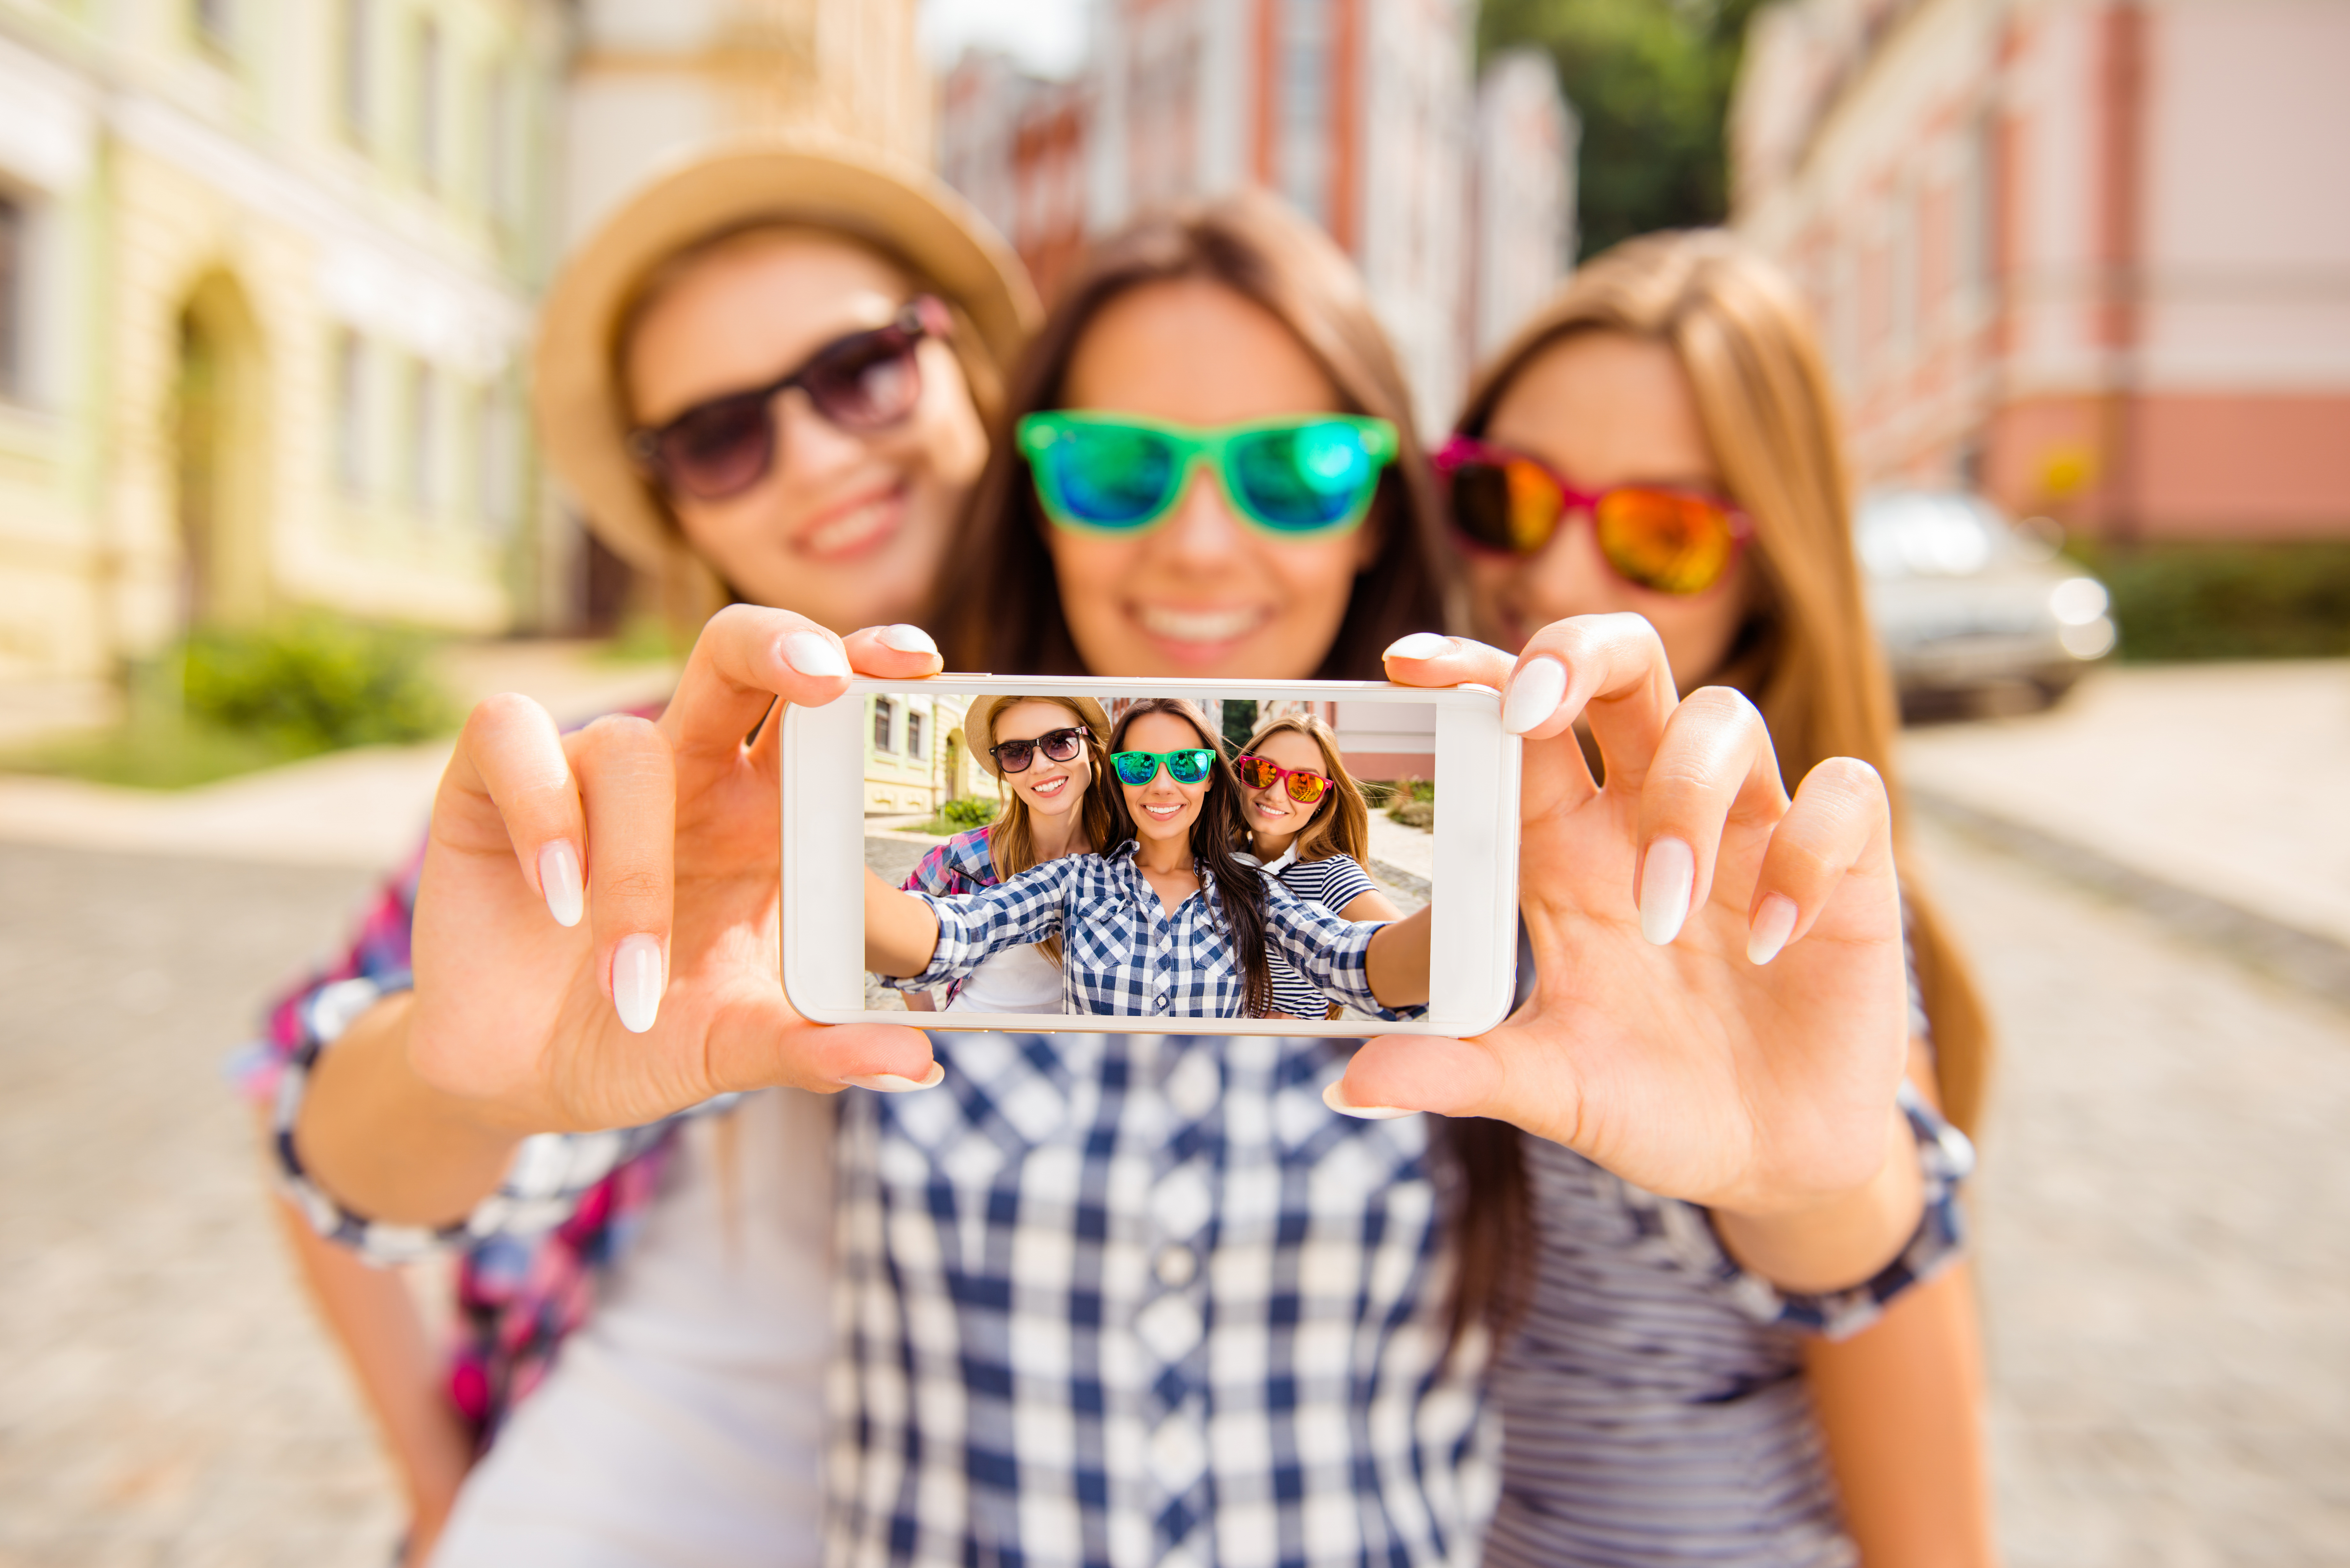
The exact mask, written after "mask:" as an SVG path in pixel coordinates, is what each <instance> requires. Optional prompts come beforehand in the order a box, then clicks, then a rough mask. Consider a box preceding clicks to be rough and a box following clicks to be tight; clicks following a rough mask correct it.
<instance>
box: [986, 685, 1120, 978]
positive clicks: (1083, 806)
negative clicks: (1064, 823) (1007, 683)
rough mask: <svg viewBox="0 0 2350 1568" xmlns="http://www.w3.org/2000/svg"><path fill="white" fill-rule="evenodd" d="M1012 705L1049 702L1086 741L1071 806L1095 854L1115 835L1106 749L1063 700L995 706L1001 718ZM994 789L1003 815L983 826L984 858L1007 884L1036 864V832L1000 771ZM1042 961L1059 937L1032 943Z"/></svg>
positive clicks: (1053, 954) (1055, 955)
mask: <svg viewBox="0 0 2350 1568" xmlns="http://www.w3.org/2000/svg"><path fill="white" fill-rule="evenodd" d="M1014 702H1050V703H1052V704H1053V705H1054V706H1055V707H1056V708H1066V709H1067V710H1068V711H1069V712H1070V714H1071V715H1072V716H1073V717H1075V718H1076V724H1075V725H1074V726H1072V727H1073V728H1075V729H1076V730H1078V731H1080V732H1083V734H1084V735H1085V738H1086V771H1087V774H1089V775H1090V777H1089V779H1088V781H1087V784H1086V795H1085V799H1084V800H1083V801H1082V802H1080V803H1079V805H1078V806H1077V813H1078V815H1077V821H1078V824H1079V826H1082V827H1083V828H1084V829H1085V831H1086V842H1087V844H1088V845H1090V846H1092V848H1093V850H1094V852H1095V853H1096V854H1099V853H1101V851H1103V850H1105V849H1107V848H1108V847H1109V846H1111V845H1112V844H1113V843H1115V842H1116V840H1115V839H1114V838H1113V837H1112V834H1113V833H1115V832H1116V831H1117V829H1116V827H1115V826H1114V819H1113V817H1112V816H1111V807H1110V801H1109V797H1110V796H1112V795H1115V794H1117V793H1118V780H1117V779H1116V777H1114V776H1109V777H1105V770H1107V768H1108V766H1109V747H1108V744H1107V742H1105V741H1104V740H1103V738H1102V732H1100V731H1099V730H1097V729H1095V728H1094V724H1093V721H1092V720H1090V719H1088V718H1087V717H1086V715H1085V712H1084V711H1083V710H1082V709H1080V708H1079V707H1078V706H1077V705H1076V703H1075V702H1072V701H1069V699H1067V698H1066V697H1035V696H1029V697H1007V698H1005V699H1004V700H1003V701H1002V702H1001V703H999V704H998V705H997V707H996V710H995V711H996V712H997V713H998V714H1001V713H1003V711H1004V710H1005V709H1007V708H1010V707H1011V706H1012V705H1013V704H1014ZM995 784H996V788H997V789H999V790H1001V791H1002V792H1003V797H1004V806H1003V815H1001V816H999V817H997V818H996V819H995V820H994V821H993V822H992V823H990V824H988V827H987V857H988V859H989V860H990V861H991V862H992V863H993V865H994V867H995V879H996V880H997V881H999V882H1009V881H1011V880H1012V878H1014V877H1017V876H1019V875H1020V873H1022V872H1023V871H1025V870H1027V869H1028V868H1029V867H1032V866H1034V865H1035V864H1036V832H1035V826H1034V825H1033V824H1032V823H1031V822H1030V821H1029V815H1030V813H1029V809H1028V797H1027V796H1026V795H1024V794H1021V793H1020V792H1019V791H1018V790H1016V789H1014V788H1013V787H1012V781H1011V780H1009V779H1007V778H1005V777H1004V776H1003V774H1002V773H1001V772H998V773H997V774H996V775H995ZM1036 946H1037V947H1038V949H1039V950H1042V951H1043V952H1044V954H1045V957H1046V958H1048V959H1050V960H1052V961H1054V962H1055V963H1059V962H1060V961H1061V937H1060V933H1059V932H1057V931H1055V933H1054V934H1053V935H1051V936H1049V937H1046V938H1045V940H1043V941H1041V942H1038V943H1037V944H1036Z"/></svg>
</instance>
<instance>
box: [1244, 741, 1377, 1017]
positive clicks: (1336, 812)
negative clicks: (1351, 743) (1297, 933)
mask: <svg viewBox="0 0 2350 1568" xmlns="http://www.w3.org/2000/svg"><path fill="white" fill-rule="evenodd" d="M1232 772H1233V774H1234V775H1235V776H1237V777H1238V778H1239V779H1240V781H1241V789H1242V794H1241V816H1242V821H1243V826H1244V827H1245V829H1246V831H1247V833H1248V836H1249V848H1250V850H1251V851H1252V852H1253V855H1254V856H1255V857H1256V860H1257V862H1258V864H1259V865H1260V866H1262V867H1263V869H1264V873H1265V875H1267V876H1269V877H1278V878H1279V879H1280V880H1281V883H1282V885H1283V886H1284V887H1285V888H1288V889H1289V891H1290V892H1291V893H1293V894H1295V896H1296V897H1298V898H1305V899H1309V900H1311V901H1313V902H1315V903H1317V904H1320V905H1321V906H1322V907H1323V908H1325V909H1329V910H1331V911H1332V912H1333V913H1335V914H1336V915H1337V916H1338V918H1339V919H1346V920H1393V919H1400V918H1401V916H1402V911H1401V910H1399V909H1397V908H1396V906H1395V902H1394V900H1392V899H1390V898H1388V896H1387V895H1386V894H1385V893H1382V892H1380V891H1379V889H1378V886H1377V884H1375V883H1374V882H1373V881H1372V880H1371V832H1370V808H1369V807H1368V805H1366V804H1365V802H1364V800H1363V791H1362V786H1361V785H1359V784H1357V783H1356V782H1355V775H1354V774H1351V773H1349V772H1347V757H1346V753H1344V752H1343V751H1341V750H1340V749H1339V746H1338V737H1337V734H1336V732H1334V731H1333V730H1332V729H1331V728H1330V726H1329V725H1328V724H1327V723H1326V722H1324V721H1323V720H1321V719H1319V718H1317V717H1315V715H1313V714H1310V713H1289V714H1284V715H1282V716H1281V717H1279V718H1276V719H1273V720H1270V721H1268V722H1265V723H1263V724H1260V725H1258V726H1257V728H1256V732H1254V733H1253V734H1252V735H1250V736H1249V740H1248V744H1247V746H1246V747H1245V748H1244V749H1243V751H1242V753H1241V754H1240V755H1239V756H1238V757H1235V758H1234V759H1233V761H1232ZM1273 992H1274V1012H1278V1013H1285V1014H1287V1015H1288V1016H1289V1017H1292V1018H1313V1019H1321V1018H1326V1017H1329V1018H1335V1017H1336V1016H1337V1014H1336V1012H1332V1011H1329V1009H1330V1008H1331V1007H1335V1006H1336V1003H1334V1002H1328V999H1327V998H1326V995H1325V994H1324V993H1323V992H1322V991H1321V990H1320V988H1319V987H1317V986H1315V984H1314V983H1313V982H1312V981H1308V980H1307V979H1306V978H1305V976H1304V975H1302V974H1299V973H1298V972H1297V971H1296V970H1295V968H1294V967H1293V966H1292V965H1291V964H1290V962H1289V961H1288V960H1287V959H1286V958H1284V957H1283V956H1282V955H1281V954H1280V953H1278V952H1276V953H1274V955H1273Z"/></svg>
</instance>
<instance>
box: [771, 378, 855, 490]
mask: <svg viewBox="0 0 2350 1568" xmlns="http://www.w3.org/2000/svg"><path fill="white" fill-rule="evenodd" d="M769 406H770V408H771V409H772V410H773V413H774V419H775V472H776V473H777V474H778V475H780V476H781V477H783V478H785V479H795V480H800V481H803V482H806V481H810V480H819V479H825V478H828V477H830V476H831V475H833V474H835V473H837V472H840V471H841V470H842V469H844V468H847V467H848V466H849V465H850V464H851V463H854V462H858V460H859V459H861V458H863V457H864V455H865V452H866V446H865V442H864V441H863V440H861V439H860V438H858V437H857V436H855V435H852V434H850V433H849V432H848V431H845V430H842V429H841V428H840V427H839V426H838V425H837V424H834V423H833V422H832V421H830V420H828V419H826V418H825V417H824V416H823V415H822V414H820V413H818V412H816V405H815V404H814V403H812V402H810V401H809V400H808V395H807V393H806V392H805V391H802V390H801V389H799V388H797V387H794V388H793V389H790V390H789V391H786V392H784V393H782V394H780V395H779V396H778V397H777V398H776V399H775V402H774V403H772V404H771V405H769Z"/></svg>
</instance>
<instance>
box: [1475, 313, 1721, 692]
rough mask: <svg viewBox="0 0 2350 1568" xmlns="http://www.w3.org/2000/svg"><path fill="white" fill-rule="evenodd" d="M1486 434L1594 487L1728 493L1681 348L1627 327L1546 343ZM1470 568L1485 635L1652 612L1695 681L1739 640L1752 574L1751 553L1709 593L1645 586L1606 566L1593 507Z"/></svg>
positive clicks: (1514, 639)
mask: <svg viewBox="0 0 2350 1568" xmlns="http://www.w3.org/2000/svg"><path fill="white" fill-rule="evenodd" d="M1485 439H1486V440H1488V441H1492V443H1493V444H1494V445H1496V446H1502V447H1508V448H1511V449H1513V450H1514V451H1518V452H1525V453H1527V454H1529V455H1531V456H1534V457H1537V458H1540V459H1541V460H1542V461H1543V462H1546V463H1548V464H1550V466H1551V467H1552V468H1554V469H1555V470H1556V471H1557V472H1559V473H1560V474H1562V475H1564V476H1565V479H1566V480H1567V482H1568V483H1570V484H1572V485H1574V486H1575V488H1576V489H1578V490H1582V491H1585V492H1586V493H1597V492H1600V491H1605V490H1609V489H1612V488H1614V487H1616V486H1617V485H1623V484H1646V485H1658V486H1663V487H1666V488H1669V489H1676V490H1695V491H1702V492H1704V493H1707V494H1711V495H1725V494H1727V493H1728V492H1727V490H1726V489H1725V487H1724V486H1723V484H1722V482H1721V472H1720V471H1719V470H1718V468H1717V467H1716V465H1715V463H1714V458H1713V450H1712V447H1711V444H1710V443H1708V441H1706V438H1705V431H1704V429H1703V427H1702V426H1701V425H1700V423H1699V421H1698V412H1697V399H1696V397H1695V396H1694V395H1693V394H1692V393H1691V391H1690V384H1689V377H1688V376H1687V375H1686V374H1685V373H1684V372H1683V371H1682V369H1681V365H1680V360H1679V358H1677V357H1676V356H1675V355H1674V353H1673V351H1672V350H1671V349H1670V348H1667V347H1666V346H1665V345H1663V344H1661V343H1657V342H1652V341H1650V340H1648V339H1647V338H1643V337H1631V336H1629V335H1627V334H1625V333H1620V332H1584V333H1578V334H1576V335H1575V336H1573V337H1567V338H1565V339H1563V340H1562V341H1560V342H1558V343H1556V344H1554V345H1553V346H1552V347H1550V348H1546V349H1544V351H1543V352H1542V353H1541V354H1540V355H1538V356H1536V357H1535V358H1534V359H1533V360H1532V361H1531V362H1530V363H1529V364H1528V365H1527V366H1526V368H1525V369H1523V370H1522V371H1520V372H1519V373H1518V376H1517V378H1516V379H1514V380H1513V381H1512V382H1511V383H1510V386H1509V389H1508V390H1507V391H1505V392H1504V393H1503V395H1502V400H1501V401H1500V402H1498V403H1496V404H1495V405H1494V406H1493V417H1492V420H1491V421H1489V423H1488V424H1487V426H1486V430H1485ZM1467 577H1468V582H1469V593H1470V610H1471V616H1472V617H1473V618H1474V621H1475V629H1476V633H1477V635H1478V636H1479V637H1481V638H1482V639H1485V640H1486V641H1488V642H1492V643H1493V644H1495V645H1497V646H1499V647H1502V648H1505V649H1511V650H1513V651H1515V650H1516V649H1519V648H1521V647H1523V645H1524V643H1525V640H1526V639H1527V638H1528V637H1530V636H1531V635H1533V634H1534V632H1535V631H1537V630H1539V629H1540V628H1543V627H1544V626H1546V625H1548V624H1549V623H1550V622H1552V621H1554V620H1558V619H1561V618H1564V617H1566V616H1571V615H1598V614H1604V613H1607V612H1610V611H1616V610H1631V611H1633V612H1635V613H1637V614H1639V615H1644V616H1646V617H1648V620H1649V622H1650V624H1651V625H1653V626H1655V627H1656V628H1657V634H1658V635H1659V637H1661V638H1662V639H1664V644H1665V653H1666V656H1667V657H1668V658H1669V659H1670V660H1671V661H1672V667H1673V680H1674V681H1675V682H1676V683H1677V684H1679V687H1680V689H1681V690H1682V691H1689V690H1690V688H1691V687H1692V686H1695V685H1701V684H1703V683H1704V681H1705V680H1707V679H1708V678H1709V677H1710V676H1711V674H1712V673H1713V671H1714V670H1717V669H1719V668H1720V667H1721V660H1722V658H1723V656H1724V655H1725V654H1727V653H1728V652H1729V649H1730V643H1731V639H1732V638H1733V637H1735V636H1736V635H1737V632H1738V627H1739V623H1740V622H1741V621H1742V619H1743V618H1744V617H1745V613H1746V607H1747V603H1748V597H1747V596H1748V594H1749V591H1750V585H1751V583H1752V571H1751V569H1750V567H1749V563H1748V560H1747V556H1746V553H1745V552H1741V553H1740V554H1739V555H1738V556H1736V557H1735V558H1734V559H1733V560H1732V561H1731V566H1730V570H1729V571H1728V572H1727V573H1725V574H1724V575H1723V576H1722V579H1721V581H1720V582H1719V583H1716V584H1715V585H1714V586H1713V587H1711V588H1709V589H1707V590H1706V591H1705V592H1703V593H1701V594H1691V595H1677V594H1664V593H1659V592H1657V591H1656V590H1654V589H1652V588H1642V587H1634V586H1633V585H1632V584H1630V583H1627V582H1626V581H1625V580H1624V579H1623V578H1622V577H1619V576H1617V575H1616V574H1615V573H1614V572H1613V571H1611V570H1610V569H1609V568H1608V566H1607V560H1606V558H1605V557H1603V556H1601V555H1600V553H1599V545H1598V542H1597V540H1596V538H1595V537H1594V535H1593V533H1592V527H1591V519H1590V517H1589V516H1588V514H1583V513H1577V514H1574V515H1573V516H1571V517H1569V518H1568V519H1567V520H1566V521H1565V523H1563V524H1561V525H1560V527H1559V530H1558V532H1557V533H1555V534H1554V535H1552V536H1551V540H1550V543H1549V544H1548V545H1545V546H1544V548H1543V550H1542V552H1541V553H1540V554H1539V555H1536V556H1533V557H1531V558H1528V557H1523V556H1495V555H1488V554H1484V553H1482V552H1480V553H1477V554H1473V555H1471V556H1469V557H1468V560H1467Z"/></svg>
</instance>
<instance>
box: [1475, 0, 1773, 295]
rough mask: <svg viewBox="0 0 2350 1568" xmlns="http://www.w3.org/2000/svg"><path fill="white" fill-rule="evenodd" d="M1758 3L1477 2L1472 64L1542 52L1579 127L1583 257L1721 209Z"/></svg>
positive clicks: (1716, 215) (1716, 218) (1713, 219)
mask: <svg viewBox="0 0 2350 1568" xmlns="http://www.w3.org/2000/svg"><path fill="white" fill-rule="evenodd" d="M1757 4H1759V0H1483V5H1482V6H1481V8H1480V11H1479V15H1478V18H1477V44H1478V52H1479V56H1480V57H1481V58H1485V57H1491V56H1492V55H1493V54H1495V53H1497V52H1499V51H1501V50H1503V49H1508V48H1515V47H1529V46H1530V47H1535V48H1539V49H1543V50H1544V51H1546V52H1547V53H1548V54H1549V55H1550V57H1551V58H1552V59H1553V60H1554V61H1555V62H1556V63H1557V66H1558V82H1559V87H1560V88H1561V90H1563V91H1564V92H1565V94H1566V97H1567V100H1568V101H1569V102H1571V103H1572V104H1574V105H1575V114H1576V116H1577V117H1578V118H1579V119H1581V121H1582V125H1583V137H1582V145H1581V148H1580V150H1579V151H1578V153H1577V156H1576V160H1575V205H1576V208H1577V212H1576V219H1575V224H1576V234H1577V240H1578V249H1579V252H1580V254H1581V255H1583V256H1589V255H1593V254H1597V253H1598V252H1600V251H1604V250H1606V249H1607V247H1608V246H1610V245H1612V244H1616V243H1617V241H1619V240H1626V239H1629V238H1631V237H1632V236H1633V235H1634V234H1648V233H1649V232H1650V231H1651V230H1655V229H1676V228H1689V227H1691V226H1694V225H1698V224H1704V223H1720V222H1721V221H1722V219H1723V218H1724V217H1725V216H1726V215H1727V213H1728V211H1729V192H1730V181H1729V167H1728V159H1727V151H1726V148H1725V146H1724V143H1723V138H1722V123H1723V119H1724V117H1725V115H1726V113H1727V110H1728V109H1729V105H1730V89H1731V84H1732V83H1733V82H1734V81H1736V79H1737V77H1738V61H1739V55H1740V52H1741V50H1742V47H1743V45H1744V41H1745V36H1746V23H1747V19H1748V18H1749V17H1751V16H1752V15H1753V13H1754V9H1755V6H1756V5H1757Z"/></svg>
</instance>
